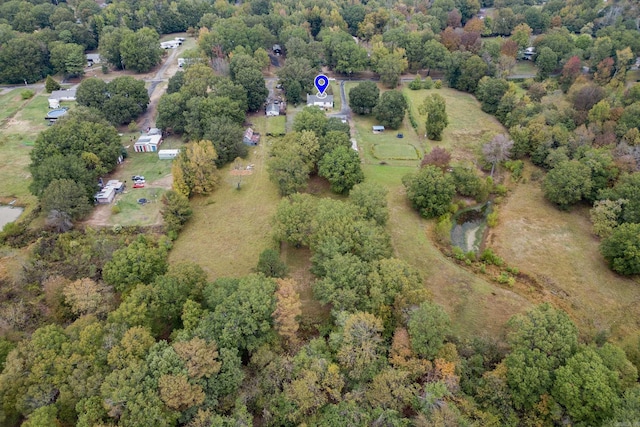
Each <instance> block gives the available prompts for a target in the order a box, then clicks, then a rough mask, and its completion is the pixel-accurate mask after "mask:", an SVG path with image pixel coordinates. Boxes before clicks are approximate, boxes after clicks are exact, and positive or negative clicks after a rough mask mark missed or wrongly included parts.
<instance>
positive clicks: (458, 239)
mask: <svg viewBox="0 0 640 427" xmlns="http://www.w3.org/2000/svg"><path fill="white" fill-rule="evenodd" d="M490 213H491V202H487V203H483V204H481V205H479V206H473V207H470V208H467V209H463V210H461V211H459V212H457V213H456V214H455V215H454V216H453V222H454V224H453V228H452V229H451V243H452V244H453V246H457V247H459V248H461V249H462V250H463V251H465V252H475V253H478V252H479V251H480V245H482V237H483V235H484V231H485V229H486V227H487V215H489V214H490Z"/></svg>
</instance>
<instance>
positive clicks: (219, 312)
mask: <svg viewBox="0 0 640 427" xmlns="http://www.w3.org/2000/svg"><path fill="white" fill-rule="evenodd" d="M276 287H277V285H276V282H275V280H274V279H271V278H266V277H264V276H263V275H258V274H252V275H249V276H246V277H244V278H242V279H240V280H239V281H238V282H237V287H236V289H234V290H233V291H232V292H230V293H229V294H228V295H227V296H225V297H223V298H221V299H220V300H219V301H218V304H217V305H216V306H215V308H214V309H213V311H212V312H211V313H210V314H209V315H206V316H205V317H203V318H202V320H201V322H200V324H199V326H198V327H197V328H196V330H195V331H194V332H195V334H196V336H199V337H201V338H204V339H213V340H215V341H216V342H217V343H218V344H219V345H220V347H225V348H238V349H240V350H241V351H249V352H252V351H254V350H256V349H257V348H258V347H259V346H260V345H261V344H263V343H264V342H265V341H267V340H268V339H269V337H270V334H272V333H273V328H272V318H271V314H272V313H273V312H274V310H275V308H276V304H275V302H276V298H275V290H276ZM223 366H224V364H223Z"/></svg>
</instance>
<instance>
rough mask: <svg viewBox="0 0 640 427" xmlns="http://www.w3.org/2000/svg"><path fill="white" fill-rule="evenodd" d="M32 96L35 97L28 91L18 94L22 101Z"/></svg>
mask: <svg viewBox="0 0 640 427" xmlns="http://www.w3.org/2000/svg"><path fill="white" fill-rule="evenodd" d="M33 95H35V92H34V91H32V90H30V89H25V90H23V91H22V92H20V96H21V97H22V99H30V98H32V97H33Z"/></svg>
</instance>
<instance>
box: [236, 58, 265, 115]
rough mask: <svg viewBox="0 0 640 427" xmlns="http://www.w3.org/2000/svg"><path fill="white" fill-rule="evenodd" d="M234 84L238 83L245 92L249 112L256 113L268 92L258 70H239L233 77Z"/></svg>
mask: <svg viewBox="0 0 640 427" xmlns="http://www.w3.org/2000/svg"><path fill="white" fill-rule="evenodd" d="M235 82H236V83H239V84H240V85H241V86H242V87H243V88H244V89H245V90H246V91H247V103H248V107H249V111H258V110H259V109H260V108H262V106H263V105H264V102H265V100H266V99H267V95H269V90H268V89H267V86H266V85H265V82H264V77H263V76H262V73H261V72H260V70H258V69H255V68H245V69H242V70H239V71H238V72H237V73H236V76H235Z"/></svg>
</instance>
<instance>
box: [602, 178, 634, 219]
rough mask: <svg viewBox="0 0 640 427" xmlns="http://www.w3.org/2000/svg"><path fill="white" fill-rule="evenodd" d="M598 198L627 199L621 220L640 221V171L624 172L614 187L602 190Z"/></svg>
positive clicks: (623, 206)
mask: <svg viewBox="0 0 640 427" xmlns="http://www.w3.org/2000/svg"><path fill="white" fill-rule="evenodd" d="M598 198H600V199H605V198H606V199H610V200H625V202H624V203H623V204H622V214H621V216H620V221H621V222H633V223H640V173H637V172H635V173H630V174H623V175H622V176H620V179H618V182H616V185H615V186H614V187H613V188H611V189H604V190H602V191H601V192H600V194H599V196H598Z"/></svg>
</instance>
